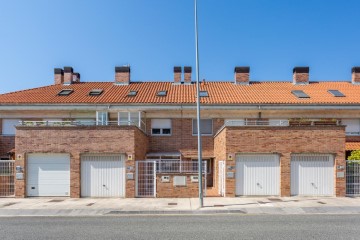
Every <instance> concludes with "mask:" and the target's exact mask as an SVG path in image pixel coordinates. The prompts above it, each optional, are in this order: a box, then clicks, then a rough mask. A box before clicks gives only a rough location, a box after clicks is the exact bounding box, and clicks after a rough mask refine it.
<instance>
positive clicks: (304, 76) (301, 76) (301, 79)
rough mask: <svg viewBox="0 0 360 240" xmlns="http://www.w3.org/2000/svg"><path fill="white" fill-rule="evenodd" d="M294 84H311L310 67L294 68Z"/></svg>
mask: <svg viewBox="0 0 360 240" xmlns="http://www.w3.org/2000/svg"><path fill="white" fill-rule="evenodd" d="M293 84H295V85H299V84H302V85H304V84H309V67H294V70H293Z"/></svg>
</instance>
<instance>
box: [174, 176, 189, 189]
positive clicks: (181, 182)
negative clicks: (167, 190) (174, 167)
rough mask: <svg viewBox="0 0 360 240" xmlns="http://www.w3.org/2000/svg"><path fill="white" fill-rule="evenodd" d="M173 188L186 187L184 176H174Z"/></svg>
mask: <svg viewBox="0 0 360 240" xmlns="http://www.w3.org/2000/svg"><path fill="white" fill-rule="evenodd" d="M174 186H175V187H176V186H177V187H179V186H186V177H185V176H174Z"/></svg>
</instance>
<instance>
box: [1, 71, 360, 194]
mask: <svg viewBox="0 0 360 240" xmlns="http://www.w3.org/2000/svg"><path fill="white" fill-rule="evenodd" d="M191 72H192V69H191V67H184V68H183V67H174V79H173V81H168V82H139V81H131V78H130V67H128V66H123V67H116V68H115V78H114V80H113V81H111V82H82V81H80V74H79V73H74V71H73V68H71V67H64V68H63V69H58V68H57V69H55V71H54V82H53V83H52V85H49V86H45V87H39V88H35V89H27V90H23V91H17V92H12V93H6V94H1V95H0V121H1V124H0V126H1V129H0V130H1V133H2V134H1V136H0V151H1V152H0V156H1V159H3V163H5V162H11V161H6V159H8V158H12V159H14V162H13V165H12V166H13V167H14V171H13V172H12V171H10V173H9V174H8V175H6V176H0V186H1V181H2V182H3V183H4V182H6V183H7V185H11V184H13V187H12V190H11V191H5V190H3V192H7V193H8V195H14V196H16V197H30V196H69V197H72V198H79V197H126V198H133V197H196V196H197V194H198V176H197V171H198V166H197V137H196V134H197V128H196V106H195V102H196V85H195V83H194V82H192V77H191V75H192V73H191ZM234 73H235V76H234V80H231V81H221V82H214V81H205V80H203V81H202V82H201V86H200V87H201V92H200V97H201V103H202V106H201V109H202V111H201V118H202V120H201V123H202V129H201V133H202V139H203V149H202V155H203V160H204V163H203V164H204V173H203V180H204V181H203V182H204V188H205V195H206V196H226V197H235V196H256V195H260V196H297V195H300V196H345V193H346V192H345V190H346V182H345V168H346V163H345V158H346V154H348V153H349V151H350V150H355V149H360V112H359V109H360V94H359V93H360V68H357V67H354V68H353V69H352V79H351V80H350V81H342V82H330V81H321V82H314V81H309V68H308V67H296V68H294V69H293V79H292V81H288V82H265V81H259V82H255V81H250V77H249V73H250V68H249V67H236V68H235V70H234ZM3 175H4V174H3ZM3 185H4V184H3ZM2 187H3V188H4V186H2ZM0 195H1V191H0Z"/></svg>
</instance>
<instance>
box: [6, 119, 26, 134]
mask: <svg viewBox="0 0 360 240" xmlns="http://www.w3.org/2000/svg"><path fill="white" fill-rule="evenodd" d="M20 121H21V120H20V119H3V120H2V134H3V135H15V131H16V128H15V126H16V125H19V122H20Z"/></svg>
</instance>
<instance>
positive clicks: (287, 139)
mask: <svg viewBox="0 0 360 240" xmlns="http://www.w3.org/2000/svg"><path fill="white" fill-rule="evenodd" d="M224 142H225V143H224ZM225 146H226V147H225ZM215 152H216V156H217V161H218V160H219V159H218V157H219V158H220V159H223V158H224V155H226V158H228V156H229V155H231V156H233V160H232V161H229V160H227V161H226V165H227V167H230V166H232V167H234V170H233V171H234V172H235V163H236V160H235V154H236V153H274V152H276V153H278V154H280V168H281V196H290V156H291V154H292V153H324V154H335V165H336V166H338V165H341V166H345V155H344V154H345V128H344V127H342V126H309V127H306V126H302V127H286V128H284V127H271V128H270V127H227V128H225V129H224V130H223V131H222V132H221V133H220V134H218V135H217V136H216V137H215ZM226 171H229V170H226ZM343 171H344V170H336V171H334V174H335V179H336V183H335V186H336V195H337V196H345V185H346V184H345V178H336V172H343ZM226 196H228V197H231V196H235V178H233V179H226Z"/></svg>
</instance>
